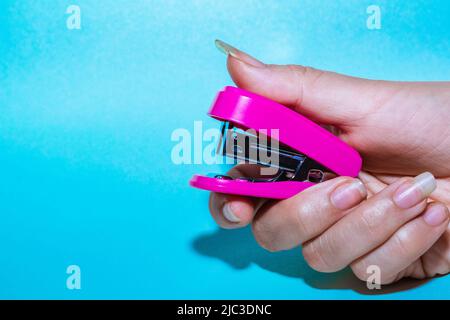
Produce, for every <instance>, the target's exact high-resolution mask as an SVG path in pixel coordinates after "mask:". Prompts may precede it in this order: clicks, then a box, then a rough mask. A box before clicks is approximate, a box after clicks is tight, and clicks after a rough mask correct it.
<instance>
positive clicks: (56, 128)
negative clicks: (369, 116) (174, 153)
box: [0, 0, 450, 299]
mask: <svg viewBox="0 0 450 320" xmlns="http://www.w3.org/2000/svg"><path fill="white" fill-rule="evenodd" d="M374 3H375V4H379V5H380V7H381V9H382V29H381V30H376V31H370V30H368V29H367V28H366V18H367V14H366V8H367V6H368V5H371V4H374ZM71 4H77V5H79V6H80V8H81V17H82V18H81V19H82V20H81V21H82V22H81V25H82V28H81V30H68V29H67V28H66V19H67V17H68V16H67V14H66V8H67V7H68V6H69V5H71ZM449 12H450V3H449V2H448V1H444V0H440V1H438V0H435V1H428V0H419V1H403V0H394V1H391V0H390V1H386V0H371V1H366V0H341V1H334V0H324V1H317V0H295V1H294V0H292V1H275V0H273V1H270V0H267V1H241V0H239V1H238V0H236V1H234V0H233V1H231V0H230V1H228V0H227V1H200V0H192V1H171V0H167V1H156V0H155V1H151V0H115V1H110V0H95V1H94V0H70V1H69V0H54V1H31V0H28V1H14V0H2V1H1V3H0V216H1V222H0V246H1V250H0V298H59V299H72V298H84V299H91V298H103V299H108V298H115V299H119V298H125V299H132V298H173V299H183V298H192V299H195V298H218V299H220V298H234V299H240V298H247V299H261V298H265V299H268V298H274V299H277V298H285V299H290V298H305V299H329V298H338V299H349V298H356V299H360V298H385V297H387V298H393V299H415V298H424V299H427V298H449V297H450V290H449V289H448V288H449V284H450V278H449V277H442V278H438V279H434V280H432V281H429V282H426V283H421V282H412V283H406V284H401V285H399V286H398V287H395V288H394V289H389V288H391V287H389V288H388V289H387V292H385V293H388V294H382V295H367V294H365V292H364V289H363V288H361V284H360V283H358V282H357V281H356V282H355V279H354V278H353V277H352V276H351V274H350V273H349V272H348V271H344V272H341V273H338V274H334V275H324V274H318V273H316V272H314V271H312V270H311V269H309V268H308V267H307V266H306V265H305V263H304V261H303V259H302V257H301V253H300V251H299V250H298V249H297V250H292V251H288V252H283V253H276V254H271V253H268V252H265V251H263V250H262V249H260V248H259V247H258V246H257V245H256V244H255V242H254V240H253V239H252V237H251V234H250V231H249V230H247V229H245V230H241V231H222V230H217V226H216V225H215V223H214V222H213V220H212V219H211V218H210V216H209V213H208V208H207V200H208V194H207V193H206V192H202V191H199V190H194V189H192V188H189V187H188V184H187V181H188V180H189V178H190V177H191V176H192V174H194V173H199V172H205V173H206V172H221V171H223V170H221V169H222V168H220V167H217V166H207V165H205V164H203V165H202V164H200V165H175V164H173V162H172V161H171V157H170V155H171V150H172V148H173V146H174V143H173V142H172V141H171V140H170V137H171V134H172V132H173V131H174V130H175V129H177V128H186V129H189V130H192V128H193V122H194V121H195V120H203V121H204V127H205V129H206V128H213V127H215V126H216V125H217V124H216V123H215V122H214V121H213V120H211V119H208V118H207V116H206V114H205V113H206V111H207V109H208V107H209V104H210V103H211V101H212V99H213V97H214V95H215V93H216V92H217V91H218V90H219V89H220V88H222V87H223V86H225V85H229V84H230V83H231V81H230V79H229V76H228V75H227V72H226V68H225V57H224V56H223V55H222V54H220V53H219V52H217V50H216V48H215V47H214V44H213V42H214V39H216V38H219V39H223V40H224V41H227V42H229V43H231V44H233V45H235V46H237V47H238V48H241V49H243V50H245V51H248V52H250V53H252V54H253V55H255V56H256V57H257V58H259V59H261V60H263V61H265V62H267V63H280V64H283V63H298V64H305V65H310V66H314V67H316V68H322V69H328V70H333V71H336V72H341V73H347V74H351V75H354V76H361V77H367V78H375V79H399V80H448V76H449V74H450V56H449V54H448V53H449V52H450V43H449V39H450V20H449V19H448V16H449V14H448V13H449ZM71 264H76V265H79V266H80V268H81V273H82V277H81V279H82V285H81V286H82V287H81V290H68V289H67V287H66V279H67V276H68V275H67V274H66V268H67V266H69V265H71ZM404 289H408V290H404Z"/></svg>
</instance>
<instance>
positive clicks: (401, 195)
mask: <svg viewBox="0 0 450 320" xmlns="http://www.w3.org/2000/svg"><path fill="white" fill-rule="evenodd" d="M434 189H436V179H435V178H434V177H433V175H432V174H431V173H429V172H424V173H422V174H419V175H418V176H417V177H415V178H414V179H413V180H412V181H407V182H405V183H403V184H402V185H400V187H398V189H397V190H396V191H395V193H394V196H393V200H394V202H395V204H396V205H397V206H399V207H400V208H403V209H408V208H411V207H414V206H415V205H417V204H419V203H420V202H422V201H423V200H425V199H426V198H427V197H428V196H429V195H430V194H431V193H432V192H433V191H434Z"/></svg>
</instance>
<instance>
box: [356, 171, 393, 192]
mask: <svg viewBox="0 0 450 320" xmlns="http://www.w3.org/2000/svg"><path fill="white" fill-rule="evenodd" d="M358 177H359V179H361V181H362V182H363V183H364V185H365V186H366V188H367V192H368V194H369V197H372V196H373V195H374V194H377V193H378V192H380V191H381V190H383V189H384V188H386V186H387V184H386V183H385V182H384V181H382V180H380V179H379V178H378V176H376V177H375V176H373V175H371V174H370V173H368V172H364V171H361V172H360V173H359V175H358ZM389 184H390V183H389Z"/></svg>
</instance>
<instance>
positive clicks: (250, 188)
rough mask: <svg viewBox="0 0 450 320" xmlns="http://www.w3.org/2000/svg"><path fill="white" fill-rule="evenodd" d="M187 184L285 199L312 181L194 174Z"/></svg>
mask: <svg viewBox="0 0 450 320" xmlns="http://www.w3.org/2000/svg"><path fill="white" fill-rule="evenodd" d="M189 184H190V185H191V186H193V187H195V188H199V189H204V190H208V191H213V192H219V193H226V194H238V195H241V196H250V197H257V198H270V199H287V198H290V197H292V196H295V195H296V194H297V193H299V192H301V191H303V190H305V189H306V188H309V187H311V186H313V185H314V183H312V182H299V181H282V182H248V181H242V180H223V179H216V178H210V177H205V176H201V175H194V176H193V177H192V179H191V180H190V181H189Z"/></svg>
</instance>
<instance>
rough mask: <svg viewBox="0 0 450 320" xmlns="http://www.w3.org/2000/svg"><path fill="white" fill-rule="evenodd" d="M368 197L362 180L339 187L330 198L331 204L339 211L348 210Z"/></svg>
mask: <svg viewBox="0 0 450 320" xmlns="http://www.w3.org/2000/svg"><path fill="white" fill-rule="evenodd" d="M365 197H367V190H366V187H365V186H364V184H363V183H362V182H361V181H360V180H355V181H353V182H351V183H346V184H343V185H341V186H339V187H337V188H336V189H335V190H334V191H333V192H332V193H331V196H330V199H331V203H332V204H333V205H334V206H335V207H336V208H338V209H341V210H347V209H350V208H351V207H353V206H355V205H357V204H358V203H360V202H361V201H362V200H363V199H364V198H365Z"/></svg>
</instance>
